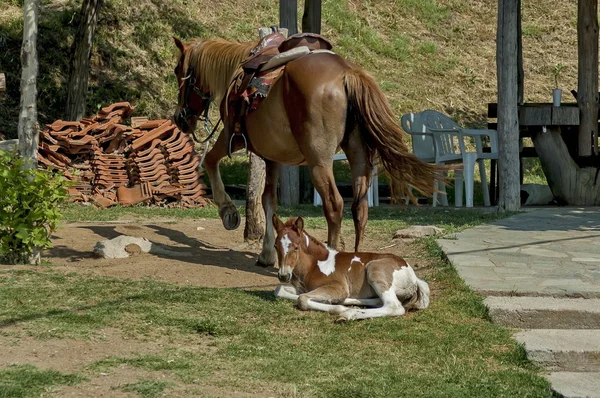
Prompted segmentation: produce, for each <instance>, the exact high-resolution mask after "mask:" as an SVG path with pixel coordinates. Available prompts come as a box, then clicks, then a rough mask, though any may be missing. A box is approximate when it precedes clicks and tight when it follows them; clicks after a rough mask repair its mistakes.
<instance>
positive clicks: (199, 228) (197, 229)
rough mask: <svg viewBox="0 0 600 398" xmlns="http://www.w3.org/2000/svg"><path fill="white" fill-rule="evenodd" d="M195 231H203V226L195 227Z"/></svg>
mask: <svg viewBox="0 0 600 398" xmlns="http://www.w3.org/2000/svg"><path fill="white" fill-rule="evenodd" d="M196 231H204V227H196Z"/></svg>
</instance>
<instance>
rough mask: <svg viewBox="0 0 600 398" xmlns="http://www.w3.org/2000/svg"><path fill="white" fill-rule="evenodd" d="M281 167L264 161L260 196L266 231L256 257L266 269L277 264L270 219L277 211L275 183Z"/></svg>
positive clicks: (259, 263)
mask: <svg viewBox="0 0 600 398" xmlns="http://www.w3.org/2000/svg"><path fill="white" fill-rule="evenodd" d="M280 168H281V166H280V165H279V164H278V163H275V162H272V161H270V160H265V171H266V177H265V190H264V191H263V194H262V205H263V209H264V211H265V219H266V220H267V222H266V224H267V225H266V227H267V230H266V231H265V237H264V239H263V248H262V252H261V253H260V255H259V256H258V260H257V262H256V263H257V265H260V266H263V267H268V266H272V265H275V263H276V262H277V252H276V251H275V247H274V245H275V234H274V232H273V223H272V222H271V219H272V218H273V214H274V213H275V212H276V211H277V181H278V180H279V170H280Z"/></svg>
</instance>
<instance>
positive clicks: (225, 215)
mask: <svg viewBox="0 0 600 398" xmlns="http://www.w3.org/2000/svg"><path fill="white" fill-rule="evenodd" d="M235 141H237V140H235ZM227 145H228V143H227V140H226V139H225V134H219V138H218V139H217V141H216V142H215V144H214V146H213V147H212V149H211V150H210V151H209V152H208V153H207V154H206V158H205V159H204V167H205V168H206V172H207V173H208V178H209V179H210V183H211V187H212V194H213V201H214V202H215V204H216V205H217V206H218V207H219V216H220V217H221V220H222V221H223V226H224V227H225V229H228V230H232V229H236V228H237V227H239V226H240V220H241V219H240V213H239V212H238V210H237V208H236V207H235V204H234V203H233V201H232V200H231V198H230V197H229V195H227V193H226V192H225V186H224V185H223V180H221V173H220V172H219V162H220V161H221V159H223V158H224V157H225V156H227V151H228V148H227ZM240 148H241V144H239V143H236V144H234V148H233V151H236V150H238V149H240Z"/></svg>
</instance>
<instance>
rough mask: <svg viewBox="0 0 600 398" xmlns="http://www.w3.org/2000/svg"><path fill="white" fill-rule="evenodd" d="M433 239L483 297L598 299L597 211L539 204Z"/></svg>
mask: <svg viewBox="0 0 600 398" xmlns="http://www.w3.org/2000/svg"><path fill="white" fill-rule="evenodd" d="M438 243H439V244H440V246H441V247H442V249H443V250H444V253H446V255H447V256H448V259H449V260H450V262H452V264H454V266H455V267H456V269H457V270H458V272H459V274H460V276H461V277H462V278H463V279H464V280H465V282H466V283H467V284H468V285H469V286H470V287H472V288H473V289H475V290H477V291H479V292H481V293H483V294H487V295H527V296H557V297H559V296H567V297H585V298H591V297H600V209H599V208H591V209H585V208H581V209H578V208H569V207H562V208H539V209H533V210H530V211H527V212H524V213H520V214H517V215H515V216H513V217H509V218H507V219H504V220H500V221H498V222H495V223H493V224H488V225H481V226H478V227H474V228H471V229H469V230H466V231H463V232H460V233H458V234H456V236H455V237H452V238H450V239H448V238H446V239H439V240H438Z"/></svg>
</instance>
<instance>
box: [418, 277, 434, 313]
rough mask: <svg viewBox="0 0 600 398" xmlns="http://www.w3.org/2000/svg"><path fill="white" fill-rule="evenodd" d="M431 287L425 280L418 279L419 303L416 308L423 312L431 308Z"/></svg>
mask: <svg viewBox="0 0 600 398" xmlns="http://www.w3.org/2000/svg"><path fill="white" fill-rule="evenodd" d="M430 294H431V293H430V291H429V285H428V284H427V282H425V281H424V280H423V279H419V278H417V294H416V295H417V303H416V305H415V306H416V308H417V309H419V310H423V309H425V308H427V307H429V295H430Z"/></svg>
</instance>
